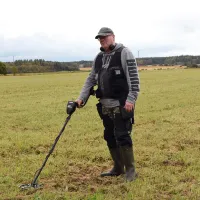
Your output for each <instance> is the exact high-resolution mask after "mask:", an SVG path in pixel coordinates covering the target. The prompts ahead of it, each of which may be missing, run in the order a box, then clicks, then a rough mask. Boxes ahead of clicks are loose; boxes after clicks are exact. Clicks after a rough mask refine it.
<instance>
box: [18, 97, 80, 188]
mask: <svg viewBox="0 0 200 200" xmlns="http://www.w3.org/2000/svg"><path fill="white" fill-rule="evenodd" d="M76 107H77V103H76V102H74V101H68V104H67V109H66V111H67V114H68V117H67V118H66V120H65V123H64V125H63V127H62V129H61V131H60V133H59V135H58V136H57V137H56V139H55V142H54V144H53V145H52V147H51V149H50V151H49V153H48V154H47V156H46V158H45V160H44V162H43V164H42V167H41V168H40V169H38V170H37V171H36V172H35V176H34V179H33V181H32V182H31V183H30V184H22V185H20V186H19V187H20V188H21V189H23V190H25V189H28V188H35V189H39V188H42V187H43V184H38V183H37V179H38V177H39V175H40V173H41V172H42V170H43V168H44V166H45V165H46V162H47V160H48V158H49V156H50V155H51V154H52V153H53V150H54V148H55V146H56V144H57V142H58V140H59V138H60V136H61V135H62V133H63V131H64V130H65V127H66V125H67V123H68V121H69V120H70V118H71V115H72V114H73V112H74V111H75V110H76Z"/></svg>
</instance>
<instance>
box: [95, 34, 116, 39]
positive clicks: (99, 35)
mask: <svg viewBox="0 0 200 200" xmlns="http://www.w3.org/2000/svg"><path fill="white" fill-rule="evenodd" d="M107 35H112V34H111V33H101V34H98V35H97V36H96V37H95V39H98V38H99V37H101V36H107Z"/></svg>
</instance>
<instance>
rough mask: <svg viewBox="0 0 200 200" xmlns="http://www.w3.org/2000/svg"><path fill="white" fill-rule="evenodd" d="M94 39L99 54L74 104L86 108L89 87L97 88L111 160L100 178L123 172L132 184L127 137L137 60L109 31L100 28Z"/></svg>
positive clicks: (131, 158) (133, 175)
mask: <svg viewBox="0 0 200 200" xmlns="http://www.w3.org/2000/svg"><path fill="white" fill-rule="evenodd" d="M95 39H98V40H99V42H100V45H101V48H100V50H101V52H100V53H99V54H98V55H97V56H96V58H95V60H94V63H93V66H92V70H91V73H90V74H89V76H88V78H87V80H86V82H85V84H84V86H83V88H82V91H81V93H80V96H79V97H78V99H77V100H76V102H77V104H78V107H79V108H81V107H82V106H83V105H85V104H86V102H87V99H88V98H89V96H90V90H91V88H92V87H93V86H95V85H98V88H97V90H96V97H97V98H98V99H99V103H98V104H97V110H98V113H99V115H100V117H101V119H102V121H103V125H104V139H105V140H106V141H107V146H108V148H109V152H110V154H111V157H112V159H113V161H114V166H113V168H112V169H111V171H109V172H105V173H102V174H101V176H102V177H104V176H118V175H121V174H124V173H125V174H126V175H125V177H126V180H127V181H133V180H135V178H136V177H137V174H136V171H135V165H134V155H133V143H132V139H131V135H130V134H131V131H132V124H133V123H134V108H135V102H136V100H137V97H138V93H139V90H140V89H139V75H138V70H137V64H136V60H135V58H134V56H133V54H132V53H131V51H130V50H129V49H128V48H126V47H124V46H123V45H122V44H119V43H115V35H114V32H113V31H112V30H111V29H110V28H108V27H103V28H101V29H100V30H99V32H98V34H97V36H96V37H95ZM124 167H125V171H124Z"/></svg>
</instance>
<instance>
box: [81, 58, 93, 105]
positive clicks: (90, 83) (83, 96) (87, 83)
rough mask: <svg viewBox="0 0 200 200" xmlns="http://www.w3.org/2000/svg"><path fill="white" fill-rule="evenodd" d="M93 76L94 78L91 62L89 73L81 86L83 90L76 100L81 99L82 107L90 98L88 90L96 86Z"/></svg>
mask: <svg viewBox="0 0 200 200" xmlns="http://www.w3.org/2000/svg"><path fill="white" fill-rule="evenodd" d="M95 76H96V74H95V70H94V62H93V66H92V69H91V72H90V74H89V76H88V77H87V79H86V81H85V83H84V85H83V88H82V90H81V92H80V95H79V97H78V99H81V100H82V101H83V105H85V104H86V102H87V100H88V98H89V97H90V89H91V88H92V87H93V86H95V85H96V84H97V82H96V79H95Z"/></svg>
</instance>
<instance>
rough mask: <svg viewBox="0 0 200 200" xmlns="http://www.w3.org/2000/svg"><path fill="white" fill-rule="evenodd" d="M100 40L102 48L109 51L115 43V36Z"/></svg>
mask: <svg viewBox="0 0 200 200" xmlns="http://www.w3.org/2000/svg"><path fill="white" fill-rule="evenodd" d="M98 40H99V42H100V44H101V47H103V48H104V49H105V50H108V49H109V46H110V45H111V44H113V43H114V41H115V36H114V35H107V36H100V37H99V38H98Z"/></svg>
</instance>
